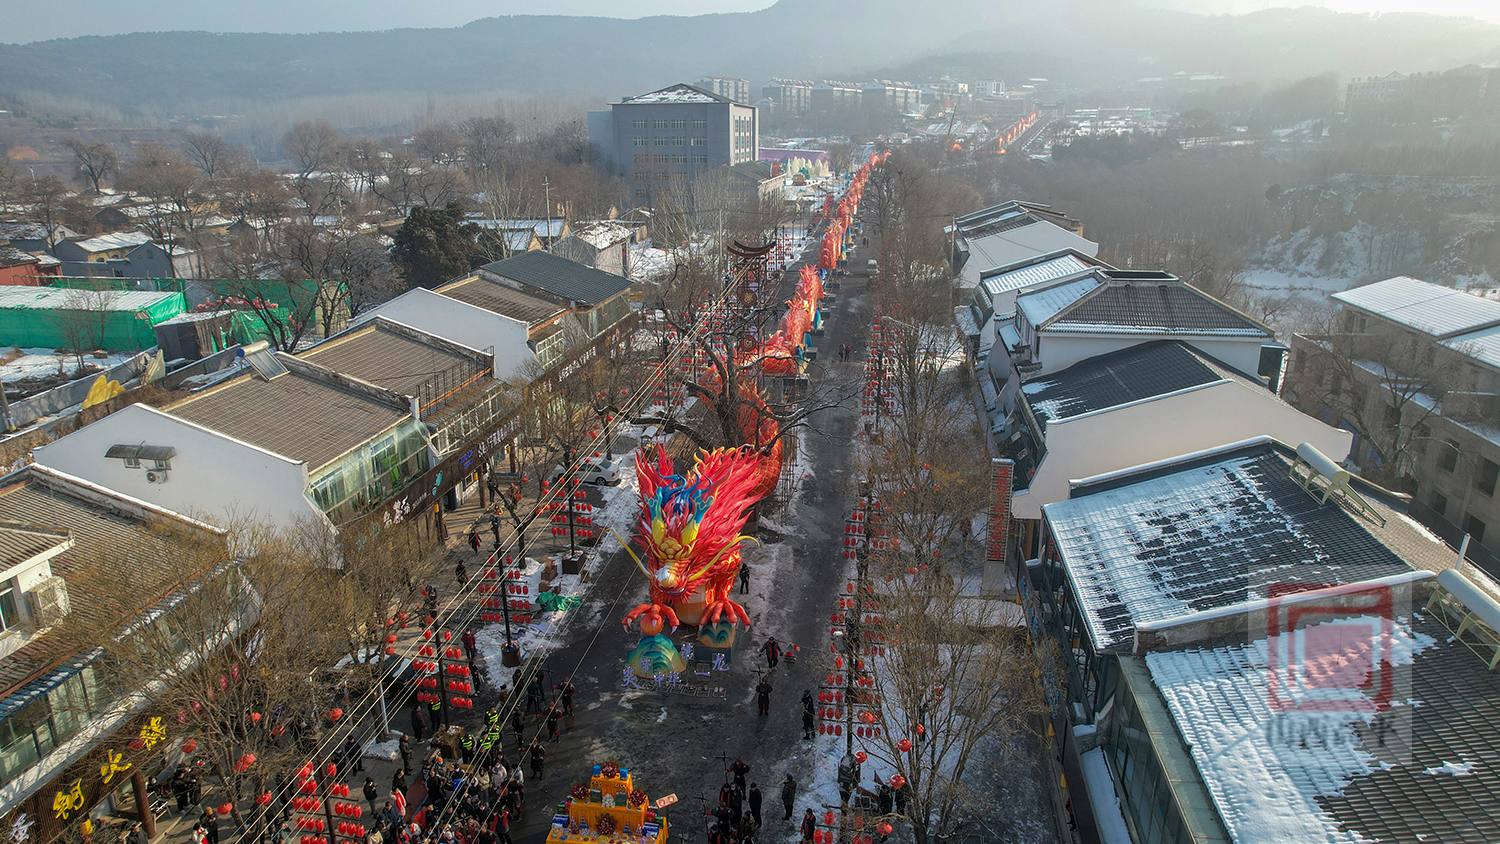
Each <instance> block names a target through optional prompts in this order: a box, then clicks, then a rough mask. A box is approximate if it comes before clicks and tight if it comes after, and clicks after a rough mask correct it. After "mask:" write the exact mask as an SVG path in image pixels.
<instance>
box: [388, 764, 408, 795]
mask: <svg viewBox="0 0 1500 844" xmlns="http://www.w3.org/2000/svg"><path fill="white" fill-rule="evenodd" d="M391 791H394V792H397V793H399V794H405V793H406V769H405V768H397V769H396V773H394V774H391Z"/></svg>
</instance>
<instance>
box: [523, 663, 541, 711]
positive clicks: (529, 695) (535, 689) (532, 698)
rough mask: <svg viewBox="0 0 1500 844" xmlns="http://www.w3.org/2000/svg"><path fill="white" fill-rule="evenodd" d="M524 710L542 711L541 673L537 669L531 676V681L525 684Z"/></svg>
mask: <svg viewBox="0 0 1500 844" xmlns="http://www.w3.org/2000/svg"><path fill="white" fill-rule="evenodd" d="M526 711H527V712H528V713H531V712H537V713H540V712H541V711H542V675H541V672H540V671H538V672H537V673H536V674H535V675H533V676H532V678H531V682H530V683H528V684H526Z"/></svg>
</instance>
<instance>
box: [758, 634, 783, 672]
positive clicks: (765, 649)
mask: <svg viewBox="0 0 1500 844" xmlns="http://www.w3.org/2000/svg"><path fill="white" fill-rule="evenodd" d="M760 652H761V653H763V654H765V655H766V665H768V666H770V669H771V670H772V671H775V670H776V663H778V662H780V661H781V645H780V644H779V643H777V641H776V637H775V636H772V637H771V638H769V639H767V640H766V643H765V644H764V645H761V646H760Z"/></svg>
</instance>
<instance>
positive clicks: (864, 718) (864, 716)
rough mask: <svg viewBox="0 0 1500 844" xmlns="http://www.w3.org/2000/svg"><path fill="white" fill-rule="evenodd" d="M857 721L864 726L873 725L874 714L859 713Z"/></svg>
mask: <svg viewBox="0 0 1500 844" xmlns="http://www.w3.org/2000/svg"><path fill="white" fill-rule="evenodd" d="M859 720H861V721H863V722H865V723H866V724H873V723H875V713H873V712H861V713H859Z"/></svg>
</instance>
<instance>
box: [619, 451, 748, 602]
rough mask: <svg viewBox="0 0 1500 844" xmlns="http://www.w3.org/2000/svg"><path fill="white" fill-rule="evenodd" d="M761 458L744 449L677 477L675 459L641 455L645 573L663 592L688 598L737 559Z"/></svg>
mask: <svg viewBox="0 0 1500 844" xmlns="http://www.w3.org/2000/svg"><path fill="white" fill-rule="evenodd" d="M759 462H760V458H759V457H758V456H757V455H755V454H754V453H753V452H750V453H747V452H745V451H743V450H741V449H717V450H715V451H711V452H707V453H705V454H701V455H699V458H698V461H697V463H696V465H694V467H693V470H692V471H691V472H689V473H688V474H687V475H685V476H684V475H678V474H674V473H673V471H672V458H671V457H670V456H668V455H667V454H666V452H665V451H664V450H660V449H658V450H657V451H656V458H655V460H654V461H653V460H652V459H650V458H649V457H647V456H646V454H645V453H644V452H641V453H637V455H636V474H637V477H639V479H640V490H641V520H640V531H639V537H640V541H641V544H642V545H643V546H644V551H645V557H646V564H645V567H646V570H647V574H649V575H650V577H651V578H652V580H653V581H654V584H655V586H656V588H657V589H658V590H660V591H661V592H664V593H666V594H667V595H670V596H673V597H678V598H686V597H687V596H688V595H691V594H692V593H693V590H694V589H696V588H698V587H699V586H700V585H702V583H703V582H704V581H705V580H706V579H707V578H708V577H709V575H710V574H711V573H712V572H714V571H715V570H716V568H719V567H722V566H728V565H731V564H733V562H734V561H735V560H737V559H738V550H739V544H740V540H741V539H742V537H741V536H740V529H741V528H743V527H744V526H745V520H746V518H748V516H749V508H750V505H751V504H753V503H754V502H755V498H754V497H751V496H750V495H749V493H750V491H751V489H752V487H753V485H754V482H755V481H756V480H757V474H756V472H755V469H757V468H758V466H759Z"/></svg>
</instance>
